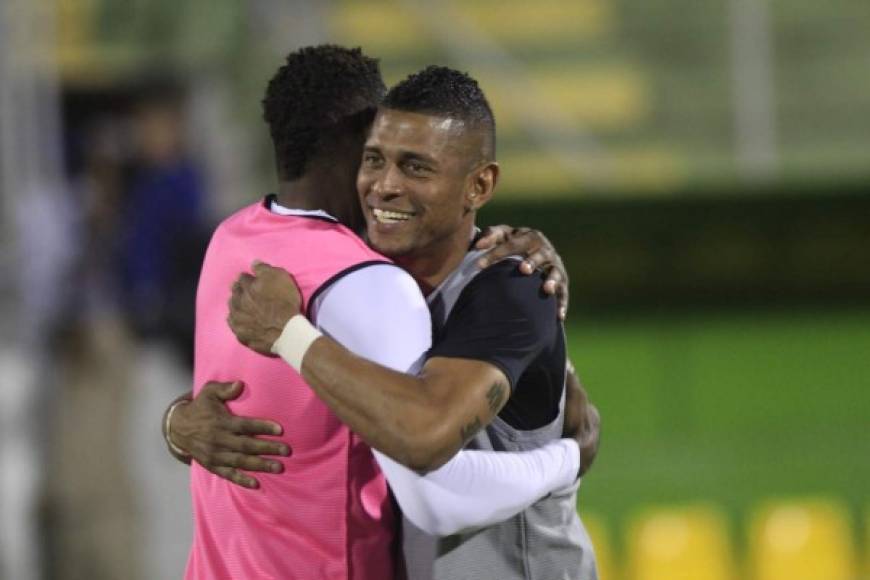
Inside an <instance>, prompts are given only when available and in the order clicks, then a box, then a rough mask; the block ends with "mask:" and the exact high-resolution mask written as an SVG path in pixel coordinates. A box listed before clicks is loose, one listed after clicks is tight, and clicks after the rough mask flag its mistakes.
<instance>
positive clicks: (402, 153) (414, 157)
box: [363, 144, 441, 167]
mask: <svg viewBox="0 0 870 580" xmlns="http://www.w3.org/2000/svg"><path fill="white" fill-rule="evenodd" d="M363 151H364V152H371V153H379V154H381V155H383V147H381V146H380V145H377V144H372V145H366V146H365V147H364V148H363ZM399 160H400V161H402V162H405V161H422V162H424V163H428V164H429V165H432V166H434V167H439V166H440V165H441V164H440V163H439V162H438V160H437V159H435V158H434V157H432V156H431V155H427V154H425V153H420V152H419V151H408V150H406V149H402V150H399Z"/></svg>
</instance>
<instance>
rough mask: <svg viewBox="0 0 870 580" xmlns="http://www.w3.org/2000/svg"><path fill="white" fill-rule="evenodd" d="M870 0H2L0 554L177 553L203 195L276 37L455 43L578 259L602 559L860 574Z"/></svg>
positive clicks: (869, 317) (575, 332) (247, 185)
mask: <svg viewBox="0 0 870 580" xmlns="http://www.w3.org/2000/svg"><path fill="white" fill-rule="evenodd" d="M868 31H870V3H868V2H867V1H866V0H830V1H829V2H823V3H819V2H816V3H811V2H795V1H792V2H786V1H784V0H720V1H715V0H692V1H688V0H648V1H646V2H641V3H638V2H628V1H627V0H610V1H608V0H538V1H537V2H534V3H532V2H521V1H519V0H499V1H496V0H468V1H464V2H458V1H455V2H422V1H416V0H397V1H386V0H374V1H362V0H333V1H329V2H313V1H312V2H305V1H289V0H257V1H256V2H255V1H251V2H240V1H227V2H205V1H203V0H189V1H187V2H169V1H167V0H149V1H148V2H144V1H137V2H110V1H107V0H38V1H29V2H27V1H25V0H4V1H3V2H2V3H0V201H2V205H0V223H2V233H0V239H2V252H0V265H2V267H3V274H4V275H3V276H2V277H0V314H2V316H3V321H4V322H3V326H2V332H0V361H2V364H0V368H2V373H0V404H2V406H0V433H2V438H0V577H2V578H4V579H7V578H8V579H9V580H30V579H43V578H47V579H48V578H50V579H54V578H58V579H73V578H76V579H77V578H83V579H84V578H87V579H97V580H98V579H103V578H105V579H117V578H143V579H144V578H157V579H160V578H167V579H168V578H177V577H180V575H181V570H182V569H183V565H184V562H185V559H186V554H187V549H188V546H189V539H190V515H189V506H188V500H187V483H186V482H187V477H186V468H184V467H183V466H181V465H180V464H175V463H174V462H173V461H172V460H171V459H170V458H169V455H168V454H166V453H165V451H164V450H163V443H162V440H161V438H160V436H159V430H158V429H159V421H160V415H161V412H162V410H163V408H164V407H165V405H166V404H167V403H168V401H169V400H171V399H172V398H173V397H174V396H175V395H176V394H178V393H180V392H183V391H185V390H187V389H189V388H190V348H191V345H190V340H191V332H192V323H193V316H192V314H193V310H192V305H193V295H194V291H195V284H196V280H197V276H198V268H199V261H200V259H201V255H202V252H203V249H204V245H205V244H206V243H207V241H208V237H209V235H210V233H211V229H212V228H213V226H214V224H216V223H217V222H218V221H219V220H220V219H221V218H222V217H224V216H226V215H227V214H229V213H230V212H231V211H233V210H234V209H236V208H238V207H241V206H242V205H245V204H247V203H250V202H251V201H253V200H255V199H257V198H259V197H261V196H262V195H263V194H265V193H267V192H268V191H270V189H271V188H272V187H273V184H274V174H273V168H272V158H271V150H270V148H269V146H268V134H267V132H266V130H265V127H264V125H263V123H262V121H261V119H260V99H261V96H262V93H263V90H264V88H265V83H266V81H267V79H268V78H269V76H270V75H271V74H272V73H273V72H274V70H275V69H276V68H277V67H278V66H279V65H280V63H281V59H282V57H283V56H284V55H285V54H286V53H287V52H288V51H290V50H292V49H294V48H296V47H298V46H301V45H305V44H314V43H320V42H337V43H340V44H345V45H353V46H356V45H359V46H362V47H363V49H364V50H365V51H366V52H367V53H368V54H370V55H372V56H377V57H380V58H381V65H382V70H383V72H384V76H385V78H386V80H387V82H388V83H393V82H395V81H397V80H399V79H401V78H402V77H404V76H405V75H406V74H408V73H410V72H413V71H415V70H417V69H419V68H421V67H423V66H424V65H426V64H431V63H439V64H447V65H450V66H453V67H456V68H459V69H462V70H467V71H469V72H470V73H471V74H472V75H473V76H475V77H476V78H478V79H479V80H480V82H481V84H482V86H483V88H484V90H485V91H486V93H487V94H488V96H489V97H490V100H491V102H492V104H493V108H494V110H495V113H496V118H497V121H498V131H499V135H498V140H499V143H498V145H499V151H498V158H499V161H500V162H501V165H502V169H503V179H502V183H501V184H500V187H499V190H498V192H497V198H496V200H495V201H494V202H493V203H492V204H491V206H490V207H488V208H487V209H486V210H485V211H484V212H483V221H484V222H485V223H510V224H513V225H528V226H534V227H537V228H540V229H542V230H543V231H544V232H545V233H546V234H547V235H548V236H549V237H550V238H551V240H552V241H553V242H554V243H555V245H556V246H557V248H558V249H559V250H560V252H561V253H562V254H563V256H564V257H565V260H566V263H567V265H568V267H569V271H570V273H571V311H570V313H569V322H568V324H567V330H568V335H569V341H570V350H571V355H572V358H573V359H574V363H575V365H576V366H577V369H578V371H579V373H580V375H581V377H582V378H583V380H584V382H585V384H586V387H587V389H588V390H589V392H590V396H591V397H592V399H593V400H594V401H595V402H596V403H597V404H598V405H599V407H600V409H601V413H602V417H603V436H602V448H601V453H600V455H599V458H598V460H597V463H596V465H595V467H594V468H593V469H592V471H591V472H590V473H589V475H588V476H587V478H586V480H585V481H584V483H583V486H582V488H581V494H580V498H579V504H578V507H579V509H580V513H581V516H582V517H583V518H584V521H585V522H586V523H587V525H588V526H589V527H590V530H591V532H592V534H593V537H594V540H595V543H596V547H597V549H598V552H599V557H600V560H601V564H602V571H601V572H602V578H603V580H620V579H622V580H658V579H670V580H674V579H676V580H680V579H686V580H689V579H692V580H704V579H713V580H737V579H746V580H780V579H785V578H788V579H789V580H854V579H858V578H870V259H868V254H870V32H868Z"/></svg>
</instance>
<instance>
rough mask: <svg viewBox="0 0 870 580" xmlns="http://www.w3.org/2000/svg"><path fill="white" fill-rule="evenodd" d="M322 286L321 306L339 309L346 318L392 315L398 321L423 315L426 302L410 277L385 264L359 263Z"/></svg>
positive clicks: (425, 309) (402, 271)
mask: <svg viewBox="0 0 870 580" xmlns="http://www.w3.org/2000/svg"><path fill="white" fill-rule="evenodd" d="M339 274H340V275H339V276H338V277H335V278H334V279H333V280H330V281H328V282H327V283H325V284H324V285H323V290H322V293H321V302H327V301H328V302H329V303H330V307H331V308H335V307H339V308H342V309H343V310H346V311H348V315H349V316H351V315H355V316H367V315H371V313H379V314H380V313H383V314H388V313H391V318H397V319H401V318H403V317H405V316H408V315H410V314H418V313H419V312H421V311H423V312H425V313H427V314H428V312H429V310H428V307H427V306H426V300H425V299H424V298H423V295H422V293H421V292H420V288H419V287H418V286H417V283H416V282H415V281H414V279H413V278H412V277H411V275H410V274H408V273H407V272H405V271H404V270H402V269H401V268H399V267H398V266H396V265H394V264H390V263H384V262H376V261H375V262H362V263H359V264H356V265H355V266H353V267H351V268H348V269H347V270H345V271H343V272H341V273H339Z"/></svg>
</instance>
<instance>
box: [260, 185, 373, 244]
mask: <svg viewBox="0 0 870 580" xmlns="http://www.w3.org/2000/svg"><path fill="white" fill-rule="evenodd" d="M351 191H353V190H352V189H350V187H349V186H348V185H346V184H343V183H341V184H339V183H336V182H335V180H331V179H323V178H321V177H320V176H319V175H317V174H315V173H313V172H309V173H307V174H306V175H303V176H302V177H300V178H298V179H294V180H292V181H280V182H279V183H278V192H277V194H276V196H275V198H276V201H277V202H278V203H279V204H280V205H282V206H284V207H286V208H289V209H303V210H318V209H319V210H323V211H325V212H326V213H328V214H329V215H331V216H333V217H334V218H335V219H337V220H338V221H339V222H341V223H342V224H344V225H345V226H347V227H349V228H350V229H351V230H353V231H355V232H357V233H360V232H361V231H362V227H363V221H362V214H361V212H360V209H359V202H358V201H357V199H356V196H355V195H352V194H351V193H349V192H351Z"/></svg>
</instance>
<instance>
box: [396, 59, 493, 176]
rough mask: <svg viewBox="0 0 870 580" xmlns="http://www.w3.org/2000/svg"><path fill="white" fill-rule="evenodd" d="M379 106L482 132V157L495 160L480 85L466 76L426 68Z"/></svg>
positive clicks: (488, 113)
mask: <svg viewBox="0 0 870 580" xmlns="http://www.w3.org/2000/svg"><path fill="white" fill-rule="evenodd" d="M382 106H383V107H385V108H387V109H396V110H398V111H408V112H411V113H423V114H426V115H435V116H443V117H450V118H453V119H459V120H461V121H464V122H465V123H467V124H468V125H469V126H471V127H472V128H475V129H480V130H482V131H483V134H484V137H485V139H484V152H483V154H484V155H485V156H487V157H488V158H489V159H495V117H494V116H493V114H492V109H491V108H490V106H489V102H488V101H487V100H486V95H484V94H483V90H481V88H480V85H479V84H478V83H477V81H476V80H474V79H473V78H472V77H471V76H469V75H468V74H467V73H464V72H460V71H458V70H455V69H452V68H448V67H446V66H434V65H433V66H428V67H426V68H424V69H423V70H421V71H420V72H418V73H414V74H412V75H411V76H409V77H408V78H406V79H405V80H403V81H402V82H400V83H399V84H397V85H396V86H394V87H393V88H391V89H390V90H389V91H388V92H387V95H386V96H385V97H384V101H383V103H382Z"/></svg>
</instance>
